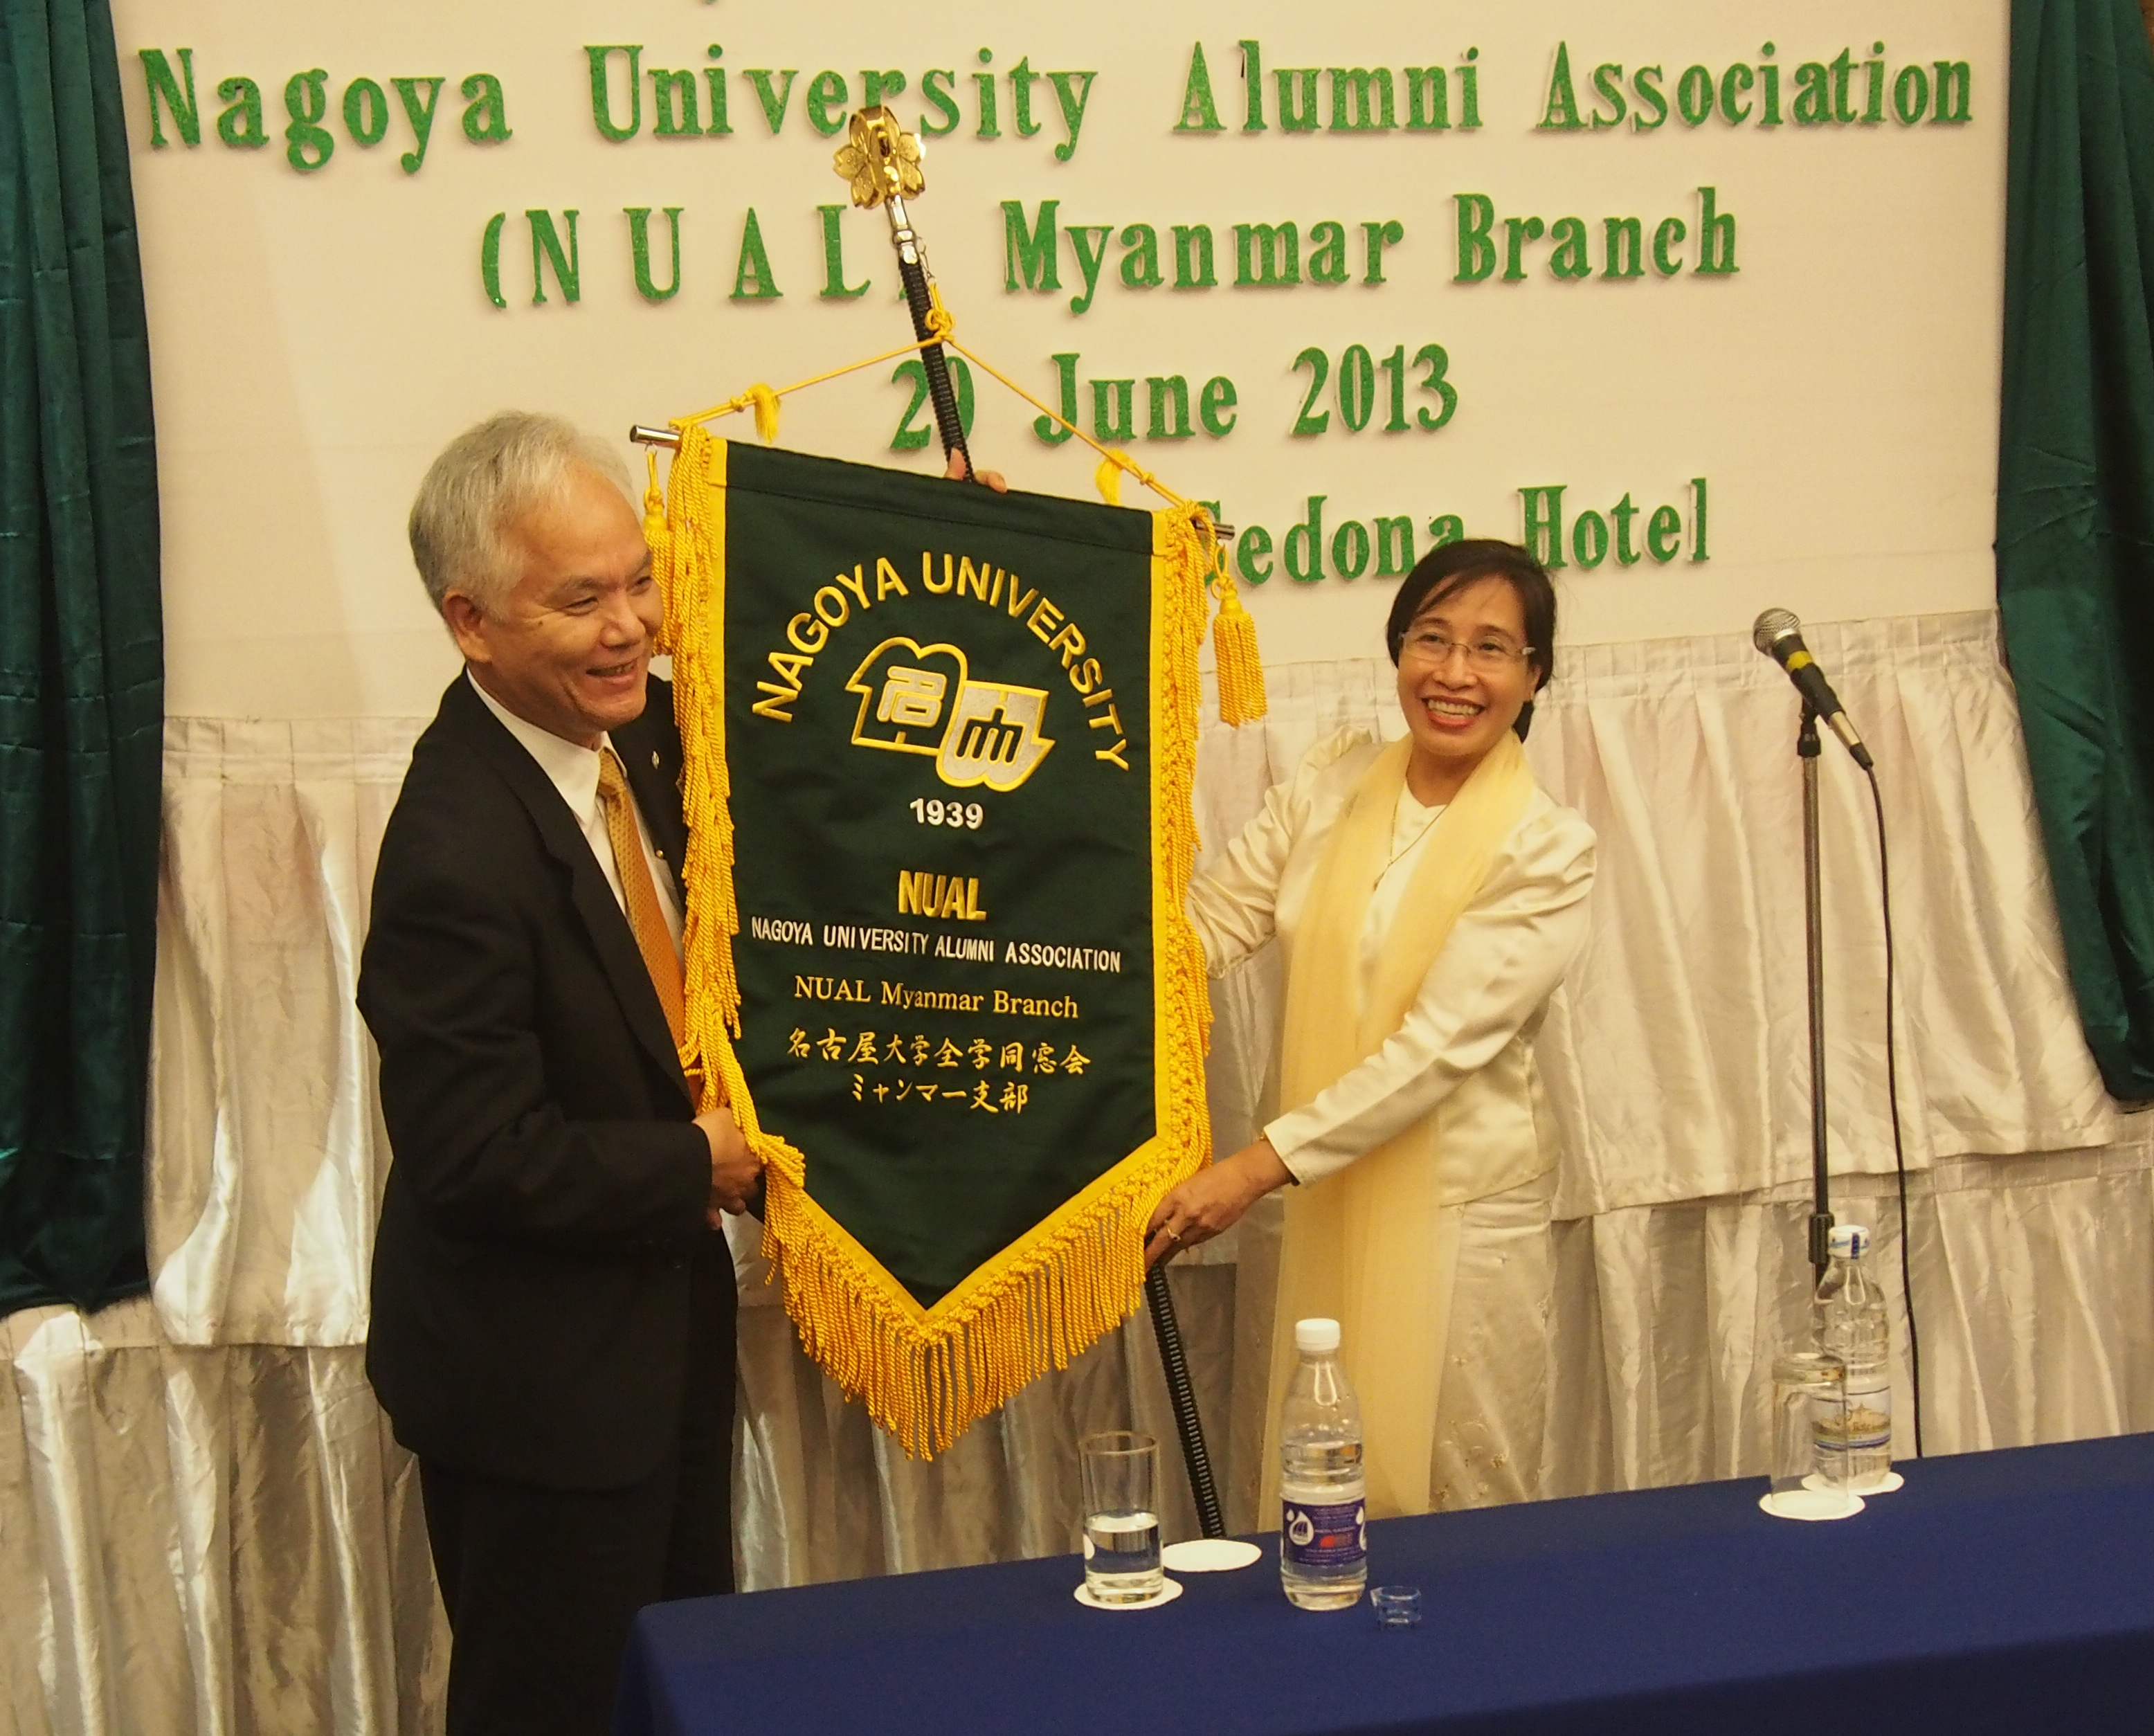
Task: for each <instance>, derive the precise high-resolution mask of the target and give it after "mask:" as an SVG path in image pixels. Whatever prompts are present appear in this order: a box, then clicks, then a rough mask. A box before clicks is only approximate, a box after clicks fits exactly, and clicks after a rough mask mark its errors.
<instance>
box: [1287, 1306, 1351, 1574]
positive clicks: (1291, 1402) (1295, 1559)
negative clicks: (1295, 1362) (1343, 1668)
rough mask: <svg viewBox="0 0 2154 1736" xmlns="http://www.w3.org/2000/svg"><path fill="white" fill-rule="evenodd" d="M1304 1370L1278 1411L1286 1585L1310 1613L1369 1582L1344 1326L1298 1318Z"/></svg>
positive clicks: (1296, 1337) (1297, 1373)
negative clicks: (1342, 1352) (1342, 1348)
mask: <svg viewBox="0 0 2154 1736" xmlns="http://www.w3.org/2000/svg"><path fill="white" fill-rule="evenodd" d="M1294 1348H1295V1349H1296V1350H1298V1351H1300V1352H1301V1365H1300V1366H1299V1367H1298V1368H1296V1369H1295V1370H1294V1378H1293V1380H1292V1381H1289V1383H1288V1385H1287V1389H1286V1405H1285V1407H1284V1410H1283V1411H1282V1412H1280V1414H1279V1509H1280V1510H1279V1583H1280V1584H1281V1585H1283V1586H1284V1588H1285V1590H1286V1595H1287V1598H1288V1601H1290V1602H1292V1603H1294V1604H1295V1605H1297V1606H1299V1607H1300V1608H1302V1609H1304V1610H1343V1609H1345V1607H1346V1606H1348V1605H1350V1604H1354V1603H1358V1602H1360V1599H1361V1592H1362V1589H1363V1588H1364V1587H1365V1585H1367V1584H1368V1582H1369V1534H1368V1513H1367V1509H1366V1505H1365V1501H1364V1499H1363V1485H1362V1481H1361V1407H1360V1405H1359V1404H1357V1403H1356V1402H1355V1398H1354V1389H1353V1387H1352V1386H1350V1385H1349V1384H1348V1383H1347V1380H1346V1371H1345V1370H1344V1369H1343V1368H1341V1367H1340V1366H1339V1322H1338V1321H1336V1320H1297V1321H1296V1322H1295V1323H1294Z"/></svg>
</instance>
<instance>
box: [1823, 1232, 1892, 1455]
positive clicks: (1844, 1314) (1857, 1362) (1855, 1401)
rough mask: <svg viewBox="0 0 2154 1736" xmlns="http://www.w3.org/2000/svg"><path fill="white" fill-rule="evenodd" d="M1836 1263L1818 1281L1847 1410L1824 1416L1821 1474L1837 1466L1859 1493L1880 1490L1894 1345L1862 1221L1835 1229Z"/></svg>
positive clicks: (1827, 1344)
mask: <svg viewBox="0 0 2154 1736" xmlns="http://www.w3.org/2000/svg"><path fill="white" fill-rule="evenodd" d="M1829 1251H1830V1255H1831V1263H1830V1264H1829V1265H1827V1266H1826V1268H1825V1276H1824V1277H1823V1278H1821V1279H1819V1280H1818V1287H1817V1305H1816V1320H1817V1327H1818V1342H1819V1345H1820V1348H1821V1349H1824V1350H1827V1351H1831V1352H1832V1353H1833V1355H1835V1356H1837V1357H1839V1358H1840V1361H1842V1362H1844V1363H1845V1364H1846V1365H1847V1411H1846V1414H1845V1419H1844V1421H1843V1419H1842V1417H1840V1414H1839V1413H1838V1412H1836V1411H1835V1412H1833V1413H1832V1414H1831V1415H1830V1416H1827V1415H1826V1414H1825V1413H1824V1412H1820V1414H1819V1418H1818V1424H1817V1437H1816V1438H1817V1450H1818V1463H1819V1466H1820V1469H1823V1468H1825V1467H1826V1466H1828V1465H1830V1464H1832V1463H1835V1460H1836V1461H1837V1462H1838V1463H1840V1464H1841V1465H1842V1466H1844V1467H1845V1478H1846V1484H1847V1487H1848V1488H1850V1489H1851V1490H1852V1491H1854V1493H1856V1494H1861V1493H1862V1492H1863V1490H1865V1489H1866V1488H1868V1489H1874V1488H1876V1487H1877V1486H1878V1485H1879V1484H1880V1483H1883V1482H1884V1481H1885V1479H1886V1478H1887V1477H1888V1476H1890V1475H1891V1470H1892V1384H1891V1337H1890V1329H1889V1328H1888V1327H1887V1325H1886V1320H1885V1294H1884V1292H1883V1291H1882V1290H1881V1289H1879V1288H1878V1286H1877V1281H1876V1279H1875V1278H1873V1277H1872V1276H1871V1273H1870V1269H1869V1265H1868V1263H1867V1261H1866V1259H1865V1258H1864V1256H1865V1255H1866V1254H1867V1253H1869V1251H1870V1232H1869V1231H1868V1230H1867V1229H1866V1228H1863V1227H1862V1225H1861V1224H1859V1223H1843V1224H1838V1225H1835V1227H1834V1229H1833V1232H1832V1240H1831V1242H1830V1244H1829Z"/></svg>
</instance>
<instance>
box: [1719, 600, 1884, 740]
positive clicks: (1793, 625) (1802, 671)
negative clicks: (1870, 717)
mask: <svg viewBox="0 0 2154 1736" xmlns="http://www.w3.org/2000/svg"><path fill="white" fill-rule="evenodd" d="M1750 642H1751V643H1752V644H1753V645H1754V646H1757V647H1758V650H1759V651H1763V652H1764V654H1765V655H1766V656H1769V657H1770V658H1771V659H1772V660H1773V661H1774V662H1775V663H1778V664H1779V666H1780V667H1781V668H1783V669H1784V670H1786V671H1788V679H1789V680H1790V681H1792V682H1794V684H1795V691H1796V692H1799V693H1800V694H1801V695H1802V696H1803V697H1804V699H1806V700H1808V701H1809V707H1810V709H1811V710H1812V711H1814V712H1816V713H1817V714H1818V716H1819V717H1820V718H1822V719H1823V720H1824V722H1825V724H1826V726H1827V727H1828V728H1830V730H1831V731H1832V733H1834V734H1835V735H1836V736H1838V737H1839V738H1840V741H1841V742H1842V743H1844V744H1845V747H1846V748H1847V751H1848V752H1849V753H1851V754H1853V755H1854V756H1855V763H1856V764H1857V765H1859V766H1861V768H1862V769H1863V770H1865V771H1870V770H1871V769H1873V768H1874V766H1875V764H1876V762H1875V761H1873V760H1872V759H1871V757H1870V750H1869V749H1868V748H1866V747H1864V746H1863V745H1862V738H1861V736H1860V735H1858V734H1856V733H1855V726H1854V725H1853V724H1852V723H1850V722H1848V721H1847V712H1846V710H1845V708H1844V707H1842V706H1841V704H1840V696H1839V695H1838V694H1837V693H1835V692H1833V691H1832V684H1831V683H1830V682H1828V681H1827V680H1826V679H1825V671H1823V670H1822V669H1820V668H1819V667H1818V666H1817V659H1816V658H1815V657H1813V656H1811V655H1810V653H1809V646H1805V645H1804V643H1803V624H1802V623H1801V622H1800V621H1799V620H1796V619H1795V617H1794V615H1791V614H1790V613H1789V611H1788V610H1784V609H1768V610H1766V611H1765V612H1764V614H1763V615H1759V616H1758V620H1757V625H1754V626H1753V627H1752V628H1751V630H1750Z"/></svg>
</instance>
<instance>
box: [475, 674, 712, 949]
mask: <svg viewBox="0 0 2154 1736" xmlns="http://www.w3.org/2000/svg"><path fill="white" fill-rule="evenodd" d="M464 678H465V679H466V680H467V681H468V682H471V684H472V692H474V693H476V694H477V695H478V697H480V698H481V699H482V700H484V701H485V702H486V708H487V710H488V711H490V712H493V714H494V716H495V717H498V718H500V719H501V724H502V728H504V729H506V730H507V731H508V733H510V734H511V735H513V736H514V737H515V738H516V739H517V741H518V743H521V744H522V746H523V751H524V752H525V753H528V754H529V755H530V756H531V757H532V758H533V759H534V760H536V761H538V763H539V770H540V771H542V772H544V774H546V779H547V781H548V782H549V783H550V784H552V785H553V786H554V789H557V790H559V792H560V793H561V799H562V800H563V801H564V802H565V803H567V804H568V806H569V814H571V815H573V816H574V819H575V822H576V825H577V826H578V827H579V829H580V830H581V831H582V832H583V835H584V842H585V843H586V844H588V845H590V847H591V854H592V855H594V856H595V857H596V858H597V859H598V865H599V872H600V873H601V874H603V875H605V882H606V885H607V886H609V887H610V888H611V889H612V891H613V897H614V902H615V903H616V904H618V905H619V906H620V908H621V913H622V914H623V915H624V916H625V915H626V914H627V912H628V900H627V897H626V896H625V894H624V893H623V892H622V891H621V889H620V870H619V869H618V868H617V867H616V866H615V863H614V859H613V837H612V835H611V834H610V833H609V832H608V831H607V830H606V820H605V804H604V803H602V802H601V801H600V800H599V753H600V749H602V748H605V747H608V746H610V745H611V738H610V737H608V736H600V738H599V744H600V745H599V747H597V748H585V747H581V746H579V745H578V744H577V743H574V742H572V741H568V740H565V739H564V738H562V737H560V736H558V735H555V734H554V733H553V732H552V731H551V730H548V729H541V728H539V726H538V725H537V724H536V723H530V722H525V721H524V720H523V718H521V717H518V716H517V715H516V713H515V712H512V711H510V710H509V709H508V707H506V706H505V705H503V703H502V702H500V701H499V700H498V699H496V698H495V697H493V694H491V693H489V692H487V691H486V689H485V688H484V687H481V686H480V685H479V684H478V680H477V677H475V676H473V675H472V672H471V671H470V670H468V669H467V670H466V671H464ZM615 751H616V752H618V751H619V750H618V749H616V750H615ZM628 806H629V811H630V813H632V814H635V837H636V841H637V842H638V843H639V844H641V845H642V846H643V862H644V866H645V867H646V869H647V870H648V871H650V875H651V886H652V888H653V889H654V890H655V891H656V892H657V894H658V913H659V914H660V915H661V916H662V917H665V919H666V932H667V933H668V934H670V935H671V936H672V937H673V950H674V951H675V952H679V951H680V950H681V901H680V899H679V897H678V896H676V894H675V892H674V891H673V876H671V874H669V873H667V872H666V863H665V860H664V859H663V858H661V856H660V855H659V854H658V852H657V851H656V850H655V849H653V848H652V847H651V829H650V827H648V826H646V825H644V823H643V815H642V814H641V813H639V812H637V811H636V806H635V800H634V799H633V797H631V798H630V801H629V804H628Z"/></svg>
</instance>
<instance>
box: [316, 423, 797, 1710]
mask: <svg viewBox="0 0 2154 1736" xmlns="http://www.w3.org/2000/svg"><path fill="white" fill-rule="evenodd" d="M628 488H629V484H628V480H627V477H626V474H625V471H624V470H623V468H622V467H621V466H620V462H619V460H618V458H617V457H615V456H614V455H613V454H611V453H610V452H608V451H607V449H606V448H605V447H603V446H601V445H600V444H599V443H598V442H595V441H593V440H591V439H590V438H589V437H586V436H584V435H582V434H579V432H578V431H576V430H575V429H574V428H573V427H571V426H569V425H568V424H566V423H564V422H562V421H559V420H557V419H555V418H553V417H547V416H527V415H522V414H505V415H503V416H496V417H494V418H493V420H492V421H487V422H485V423H482V424H481V425H480V426H478V427H477V428H474V429H472V430H471V431H468V432H467V433H466V434H464V435H462V436H461V437H459V438H458V439H457V440H456V441H455V442H452V444H451V445H450V446H449V447H448V448H447V450H446V451H445V452H443V453H442V456H441V457H439V458H438V459H436V461H435V462H434V465H433V467H432V468H431V470H430V471H429V472H428V473H427V477H426V481H425V483H423V484H422V486H421V489H420V493H419V497H418V499H417V501H416V503H415V504H414V506H413V508H412V512H411V546H412V554H413V556H414V559H416V562H417V564H418V567H419V570H420V574H421V578H422V579H423V580H425V582H426V587H427V590H428V593H429V595H431V597H432V599H433V600H434V603H435V605H436V607H437V608H438V609H439V610H440V611H441V613H442V619H443V620H444V621H445V622H446V623H447V625H448V628H449V631H450V632H451V633H452V636H454V637H455V640H456V642H457V648H458V649H459V650H460V651H462V654H463V656H464V662H465V667H464V671H463V672H462V674H460V675H459V676H458V677H457V679H456V680H455V681H454V682H452V683H451V684H450V687H449V689H448V691H447V693H445V694H444V695H443V696H442V707H441V710H440V712H439V713H438V714H437V715H436V717H435V719H434V722H432V723H431V725H430V726H429V727H428V728H427V729H426V733H425V734H423V735H422V736H421V738H419V742H418V745H417V747H416V749H415V750H414V752H413V753H412V758H411V770H410V771H409V773H408V774H406V778H405V780H404V788H403V791H402V793H401V795H400V796H399V797H398V799H397V803H396V811H395V813H394V814H392V815H391V816H390V821H389V825H388V829H387V830H386V832H385V835H384V836H383V839H382V845H381V856H380V865H379V866H378V868H377V869H376V871H375V882H374V904H373V916H372V926H371V930H370V933H369V935H368V937H367V942H366V949H365V959H364V962H363V965H362V968H361V971H360V984H359V1002H360V1010H361V1012H362V1013H363V1014H365V1019H366V1022H367V1025H368V1028H369V1029H370V1030H371V1031H372V1032H373V1034H374V1038H375V1043H376V1044H377V1045H378V1047H379V1049H380V1056H381V1073H380V1080H381V1105H382V1112H383V1116H384V1117H385V1121H386V1123H387V1126H388V1130H389V1138H390V1149H391V1151H392V1154H393V1162H391V1164H390V1172H389V1178H388V1183H387V1187H386V1191H385V1194H384V1197H383V1199H382V1205H381V1222H380V1232H379V1235H378V1237H377V1239H376V1242H375V1255H374V1315H373V1329H372V1332H371V1334H370V1339H369V1342H368V1346H367V1373H368V1375H369V1376H370V1379H371V1380H372V1381H373V1383H374V1387H375V1392H376V1393H377V1395H378V1396H380V1401H381V1402H382V1405H383V1407H385V1409H386V1410H387V1412H389V1415H390V1419H391V1421H392V1422H393V1423H394V1425H395V1427H396V1437H397V1439H398V1440H399V1441H401V1442H403V1443H404V1445H405V1446H406V1447H407V1448H410V1449H411V1451H412V1452H413V1453H416V1454H417V1456H418V1459H419V1472H420V1480H421V1490H422V1492H423V1495H424V1499H425V1504H426V1528H427V1533H428V1536H429V1539H430V1540H431V1546H432V1550H433V1556H434V1564H435V1568H436V1573H437V1575H438V1577H439V1579H440V1581H441V1585H442V1596H443V1600H444V1601H445V1603H446V1606H447V1611H448V1616H449V1622H450V1626H451V1629H452V1633H453V1636H454V1646H453V1651H452V1658H451V1663H450V1669H449V1729H450V1731H451V1732H452V1736H466V1733H478V1732H487V1733H493V1732H503V1733H506V1732H511V1731H513V1732H515V1733H517V1736H529V1733H536V1732H552V1731H558V1732H561V1733H564V1736H567V1733H577V1736H586V1733H595V1732H597V1731H600V1730H602V1729H603V1728H605V1723H606V1721H607V1715H608V1710H609V1708H610V1703H611V1699H612V1695H613V1692H614V1687H615V1676H616V1672H617V1670H618V1667H619V1664H620V1656H621V1652H622V1647H623V1645H624V1643H625V1640H626V1638H627V1635H628V1631H629V1626H630V1619H631V1618H632V1616H634V1614H635V1611H636V1610H637V1608H639V1607H640V1606H642V1605H644V1604H646V1603H650V1602H653V1601H657V1600H659V1599H661V1598H664V1597H674V1596H697V1595H701V1594H704V1593H709V1592H715V1591H723V1590H731V1589H732V1526H731V1503H730V1478H731V1460H732V1411H733V1371H734V1344H733V1328H734V1314H735V1308H736V1298H735V1295H734V1287H733V1269H732V1260H731V1259H730V1257H729V1255H728V1254H727V1248H726V1243H725V1238H724V1237H723V1235H722V1233H721V1232H720V1227H719V1214H720V1213H721V1211H738V1210H740V1209H742V1208H743V1206H744V1205H745V1203H746V1202H748V1198H749V1197H750V1195H751V1193H752V1192H753V1189H754V1187H755V1185H756V1182H757V1180H758V1169H757V1166H756V1162H755V1159H754V1158H753V1155H752V1154H751V1153H750V1152H749V1151H748V1148H747V1146H746V1144H745V1142H744V1141H743V1139H742V1138H741V1136H740V1132H739V1131H738V1128H737V1127H736V1126H735V1125H734V1123H733V1121H732V1116H730V1115H729V1114H728V1113H727V1112H726V1111H723V1110H720V1111H717V1112H716V1113H714V1114H711V1115H706V1116H697V1114H696V1102H695V1097H694V1095H693V1093H692V1087H691V1085H690V1082H689V1081H688V1080H687V1079H686V1078H685V1077H684V1076H683V1074H682V1071H681V1059H680V1054H679V1050H678V1048H677V1046H676V1045H677V1041H678V1036H679V1018H680V1003H681V958H680V951H679V944H680V924H681V911H682V907H683V898H682V893H681V885H680V881H679V879H678V867H679V865H680V863H681V860H682V855H683V849H684V845H685V843H686V829H685V827H684V825H683V824H682V820H681V800H680V796H679V794H678V783H679V777H680V771H681V743H680V738H679V736H678V734H677V733H676V731H675V728H674V726H673V707H672V702H671V692H670V690H669V689H668V688H667V687H666V684H665V683H663V682H656V681H655V680H652V679H649V678H648V677H647V666H648V664H649V661H650V656H651V641H652V636H653V635H654V633H655V632H656V629H657V626H658V624H659V620H660V616H661V601H660V598H659V596H658V593H657V589H656V585H654V584H653V582H652V580H651V556H650V552H649V550H648V549H646V546H645V544H644V540H643V534H642V528H641V520H640V518H639V516H638V514H637V513H636V511H635V508H634V507H633V506H632V505H631V503H630V501H631V497H630V493H629V492H628ZM646 690H648V694H647V697H648V703H646Z"/></svg>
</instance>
